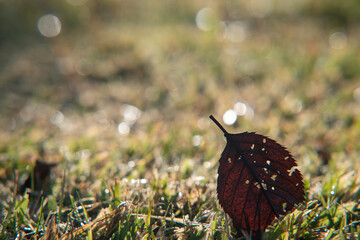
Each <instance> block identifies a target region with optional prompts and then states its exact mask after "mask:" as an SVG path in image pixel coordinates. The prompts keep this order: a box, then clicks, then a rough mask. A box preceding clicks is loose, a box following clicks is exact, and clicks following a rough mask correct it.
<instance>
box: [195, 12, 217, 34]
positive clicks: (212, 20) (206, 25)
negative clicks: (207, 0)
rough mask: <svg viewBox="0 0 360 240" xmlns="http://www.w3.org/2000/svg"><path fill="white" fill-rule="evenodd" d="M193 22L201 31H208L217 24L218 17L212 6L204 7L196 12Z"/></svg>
mask: <svg viewBox="0 0 360 240" xmlns="http://www.w3.org/2000/svg"><path fill="white" fill-rule="evenodd" d="M195 22H196V26H197V27H198V28H199V29H201V30H203V31H210V30H213V29H214V28H215V26H216V25H217V24H218V17H217V15H216V12H215V11H214V10H213V9H212V8H210V7H205V8H202V9H200V10H199V11H198V12H197V14H196V17H195Z"/></svg>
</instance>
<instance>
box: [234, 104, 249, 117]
mask: <svg viewBox="0 0 360 240" xmlns="http://www.w3.org/2000/svg"><path fill="white" fill-rule="evenodd" d="M234 110H235V112H236V114H237V115H238V116H244V115H245V114H246V111H247V107H246V104H245V103H243V102H237V103H235V105H234Z"/></svg>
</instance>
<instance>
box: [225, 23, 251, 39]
mask: <svg viewBox="0 0 360 240" xmlns="http://www.w3.org/2000/svg"><path fill="white" fill-rule="evenodd" d="M225 34H226V38H227V39H228V40H229V41H230V42H233V43H239V42H242V41H244V39H245V37H246V32H245V25H244V24H243V23H242V22H241V21H234V22H231V23H229V24H228V26H227V27H226V31H225Z"/></svg>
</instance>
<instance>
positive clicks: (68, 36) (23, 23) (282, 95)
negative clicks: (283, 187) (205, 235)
mask: <svg viewBox="0 0 360 240" xmlns="http://www.w3.org/2000/svg"><path fill="white" fill-rule="evenodd" d="M359 26H360V7H359V3H358V2H357V1H356V0H345V1H341V2H339V1H335V0H318V1H298V0H295V1H283V0H246V1H190V0H185V1H168V0H167V1H130V0H105V1H99V0H62V1H60V0H51V1H45V2H44V1H39V0H33V1H23V0H12V1H0V71H1V72H0V126H1V132H0V154H1V155H0V160H1V166H2V168H1V169H0V171H1V173H0V175H1V176H4V177H3V178H4V179H10V178H12V176H13V175H12V174H13V169H14V168H15V169H19V171H20V177H21V176H22V173H25V172H26V171H28V170H27V168H26V166H28V164H30V163H33V162H34V161H33V159H35V158H40V159H42V160H44V161H47V162H57V163H59V165H60V167H59V168H57V170H56V171H58V174H59V175H58V176H60V175H61V174H60V173H61V172H62V171H63V169H67V171H68V172H69V176H70V177H69V179H70V180H69V188H77V189H76V191H78V192H82V193H84V195H92V194H98V193H99V189H103V188H104V187H102V186H103V185H104V184H103V180H104V179H105V180H106V179H113V178H118V179H129V180H130V179H143V180H142V181H143V182H141V183H146V182H147V181H149V180H151V179H154V178H155V179H156V178H164V177H166V178H169V179H174V180H181V179H185V180H186V179H192V181H204V180H205V181H210V182H215V181H216V169H217V166H218V165H217V161H218V157H219V156H220V153H221V151H222V148H223V147H224V146H225V141H224V138H223V136H222V133H221V132H220V131H219V129H218V128H217V127H216V126H215V125H214V124H212V123H211V122H210V120H209V119H208V116H209V115H210V114H213V115H214V116H215V117H216V118H217V119H218V120H219V121H220V122H222V123H223V124H224V125H225V126H226V128H227V129H228V130H229V131H230V132H242V131H256V132H258V133H261V134H264V135H267V136H269V137H271V138H273V139H276V140H278V141H279V142H281V143H282V144H283V145H285V146H287V147H288V148H289V149H290V150H291V152H292V153H293V154H294V155H295V156H296V158H297V159H298V160H297V161H298V163H299V165H300V169H301V170H302V171H303V173H304V176H305V179H306V180H307V181H311V179H313V178H315V177H317V176H319V175H321V174H324V173H327V172H331V169H333V170H334V171H335V169H337V168H339V166H340V167H341V169H343V171H344V172H347V171H351V170H353V169H358V161H356V159H358V156H359V152H360V142H359V141H358V136H359V134H360V118H359V114H360V105H359V103H360V81H359V77H360V68H359V63H360V58H359V57H360V55H359V53H360V52H359V44H360V41H359V39H360V32H359ZM329 169H330V170H329ZM56 181H57V182H58V186H59V185H60V182H61V178H59V179H57V180H56ZM71 181H73V182H76V184H75V185H71V184H70V183H71ZM58 188H59V187H58ZM58 188H56V187H55V188H54V191H55V192H56V191H57V189H58ZM328 191H329V193H330V191H332V190H331V184H330V185H329V187H328ZM100 192H101V193H102V194H105V193H104V191H102V190H101V191H100ZM3 196H6V195H5V193H4V195H3Z"/></svg>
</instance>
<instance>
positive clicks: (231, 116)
mask: <svg viewBox="0 0 360 240" xmlns="http://www.w3.org/2000/svg"><path fill="white" fill-rule="evenodd" d="M236 120H237V114H236V111H235V110H233V109H229V110H227V111H226V112H225V113H224V115H223V121H224V123H225V124H226V125H233V124H234V123H235V122H236Z"/></svg>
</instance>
